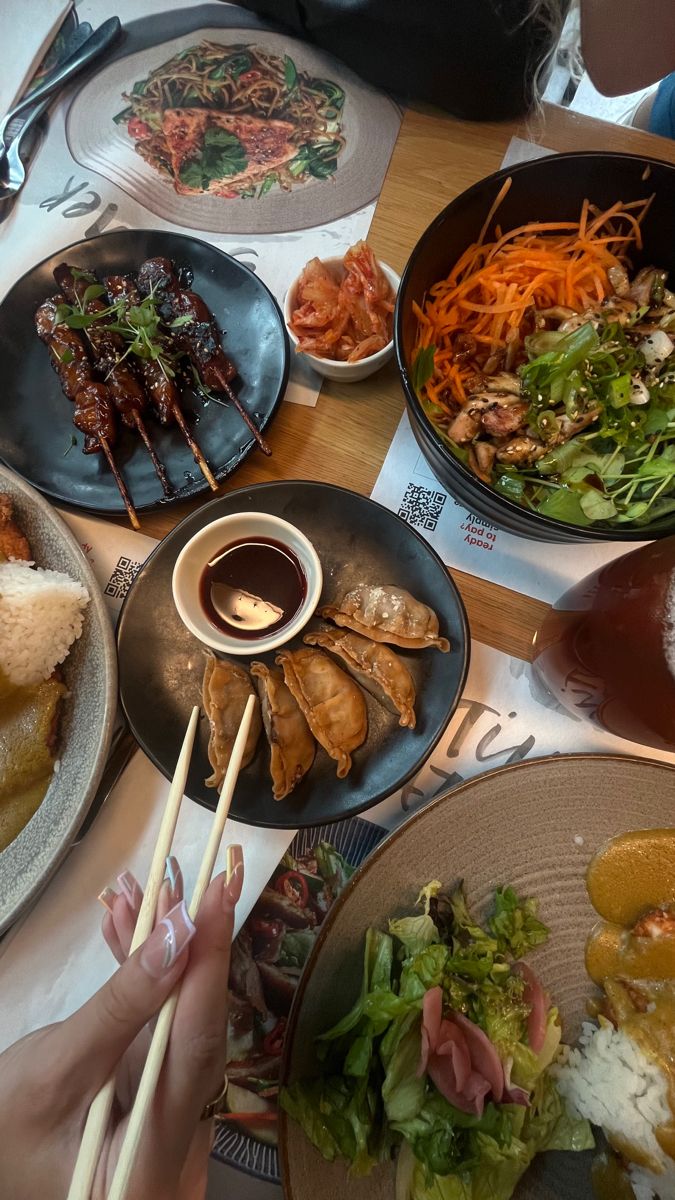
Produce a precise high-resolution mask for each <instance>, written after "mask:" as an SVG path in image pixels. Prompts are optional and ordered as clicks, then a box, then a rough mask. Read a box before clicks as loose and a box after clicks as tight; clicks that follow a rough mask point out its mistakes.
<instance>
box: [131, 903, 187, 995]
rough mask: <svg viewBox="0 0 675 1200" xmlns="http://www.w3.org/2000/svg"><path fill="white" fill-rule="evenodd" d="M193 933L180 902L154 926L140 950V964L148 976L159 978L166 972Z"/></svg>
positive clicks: (185, 908) (182, 904)
mask: <svg viewBox="0 0 675 1200" xmlns="http://www.w3.org/2000/svg"><path fill="white" fill-rule="evenodd" d="M195 932H196V930H195V926H194V923H193V921H192V920H191V918H190V914H189V913H188V910H187V907H186V904H185V901H184V900H180V901H179V903H178V904H174V906H173V908H171V909H169V911H168V913H167V914H166V916H165V917H163V919H162V920H161V921H160V922H159V924H158V925H156V926H155V928H154V930H153V932H152V933H151V934H150V937H149V938H148V940H147V942H146V943H145V945H144V946H143V948H142V950H141V963H142V964H143V966H144V968H145V970H146V971H147V972H148V974H149V975H153V976H154V977H155V978H159V977H160V976H161V975H163V974H164V972H165V971H168V970H169V969H170V967H172V966H173V964H174V962H175V961H176V959H177V958H178V956H179V955H180V954H181V953H182V952H183V950H184V949H185V947H186V946H187V945H188V943H189V942H190V941H191V939H192V938H193V937H194V934H195Z"/></svg>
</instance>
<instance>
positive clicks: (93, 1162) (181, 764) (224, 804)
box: [68, 696, 255, 1200]
mask: <svg viewBox="0 0 675 1200" xmlns="http://www.w3.org/2000/svg"><path fill="white" fill-rule="evenodd" d="M254 705H255V698H254V697H253V696H250V697H249V699H248V701H247V704H246V708H245V710H244V715H243V716H242V719H241V724H240V726H239V731H238V733H237V736H236V738H235V741H234V746H233V748H232V754H231V756H230V761H229V764H228V768H227V772H226V774H225V779H224V781H223V786H222V788H221V793H220V797H219V800H218V807H217V809H216V812H215V814H214V819H213V825H212V826H211V832H210V834H209V839H208V842H207V845H206V849H205V850H204V856H203V858H202V862H201V866H200V869H199V874H198V877H197V882H196V884H195V888H194V891H193V893H192V899H191V901H190V907H189V913H190V917H191V919H192V920H194V918H195V917H196V915H197V912H198V910H199V906H200V904H201V901H202V898H203V895H204V892H205V891H206V888H207V887H208V885H209V881H210V879H211V875H212V872H213V868H214V865H215V861H216V857H217V855H218V850H219V847H220V842H221V839H222V836H223V830H224V828H225V822H226V821H227V816H228V813H229V810H230V803H231V801H232V795H233V793H234V787H235V784H236V781H237V776H238V774H239V769H240V766H241V760H242V757H243V754H244V749H245V746H246V740H247V738H248V732H249V728H250V724H251V718H252V716H253V709H254ZM198 718H199V709H198V708H196V707H195V708H193V710H192V715H191V717H190V721H189V724H188V727H187V730H186V733H185V738H184V740H183V745H182V747H181V751H180V755H179V757H178V762H177V764H176V770H175V772H174V776H173V779H172V781H171V787H170V789H169V795H168V798H167V802H166V809H165V811H164V815H163V817H162V822H161V825H160V829H159V833H158V835H157V843H156V845H155V850H154V853H153V857H152V863H151V866H150V873H149V876H148V882H147V885H146V888H145V893H144V896H143V902H142V904H141V909H140V912H139V914H138V920H137V922H136V928H135V931H134V937H133V941H132V944H131V951H133V950H135V949H137V948H138V946H140V945H141V944H142V942H144V941H145V939H146V938H147V937H148V935H149V934H150V932H151V931H152V928H153V925H154V921H155V913H156V909H157V899H158V896H159V891H160V888H161V886H162V881H163V879H164V871H165V860H166V858H167V856H168V854H169V852H170V850H171V843H172V841H173V836H174V832H175V828H176V822H177V820H178V813H179V810H180V804H181V800H182V798H183V793H184V791H185V783H186V779H187V772H188V768H189V764H190V757H191V754H192V747H193V745H194V739H195V734H196V730H197V721H198ZM228 875H229V856H228ZM179 992H180V984H179V985H178V987H177V988H176V989H175V990H174V992H173V993H172V995H171V996H170V997H169V998H168V1000H167V1001H166V1002H165V1003H164V1005H163V1007H162V1009H161V1010H160V1013H159V1016H158V1018H157V1022H156V1025H155V1030H154V1033H153V1037H152V1041H151V1043H150V1049H149V1052H148V1057H147V1059H146V1062H145V1067H144V1069H143V1074H142V1076H141V1082H140V1085H139V1089H138V1093H137V1095H136V1099H135V1101H134V1106H133V1108H132V1111H131V1114H130V1118H129V1124H128V1127H127V1131H126V1134H125V1138H124V1141H123V1143H122V1147H121V1150H120V1158H119V1161H118V1164H117V1168H116V1170H115V1175H114V1177H113V1181H112V1184H111V1188H110V1191H109V1193H108V1200H113V1197H118V1200H122V1198H123V1197H124V1196H125V1195H126V1191H127V1187H128V1184H129V1179H130V1176H131V1171H132V1169H133V1165H134V1161H135V1158H136V1152H137V1149H138V1146H139V1143H140V1139H141V1135H142V1131H143V1124H144V1121H145V1115H146V1113H147V1111H148V1109H149V1107H150V1105H151V1103H152V1099H153V1096H154V1092H155V1087H156V1085H157V1080H158V1078H159V1074H160V1071H161V1068H162V1063H163V1061H164V1055H165V1053H166V1047H167V1044H168V1041H169V1035H170V1032H171V1025H172V1022H173V1015H174V1012H175V1010H176V1004H177V1002H178V996H179ZM114 1094H115V1078H114V1076H113V1077H112V1078H111V1079H109V1080H108V1082H107V1083H106V1084H105V1085H104V1087H103V1088H102V1089H101V1091H100V1092H99V1093H98V1095H97V1096H96V1097H95V1098H94V1100H93V1102H92V1104H91V1107H90V1109H89V1113H88V1116H87V1122H86V1125H85V1129H84V1134H83V1137H82V1142H81V1144H80V1150H79V1153H78V1157H77V1161H76V1163H75V1170H74V1172H73V1177H72V1180H71V1184H70V1189H69V1191H68V1200H90V1195H91V1188H92V1184H93V1179H94V1175H95V1172H96V1166H97V1163H98V1160H99V1158H100V1154H101V1149H102V1146H103V1139H104V1137H105V1133H106V1130H107V1126H108V1119H109V1116H110V1110H111V1107H112V1102H113V1098H114Z"/></svg>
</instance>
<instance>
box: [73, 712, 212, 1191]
mask: <svg viewBox="0 0 675 1200" xmlns="http://www.w3.org/2000/svg"><path fill="white" fill-rule="evenodd" d="M198 721H199V709H198V708H197V707H195V708H193V710H192V715H191V716H190V721H189V723H188V727H187V730H186V731H185V737H184V739H183V745H182V747H181V751H180V754H179V756H178V762H177V763H176V770H175V771H174V774H173V779H172V780H171V787H170V788H169V795H168V796H167V799H166V807H165V809H164V815H163V817H162V821H161V824H160V827H159V832H158V834H157V841H156V843H155V849H154V853H153V856H152V862H151V864H150V872H149V874H148V882H147V884H146V886H145V891H144V893H143V900H142V903H141V907H140V911H139V914H138V918H137V920H136V928H135V930H134V936H133V939H132V942H131V949H130V951H129V953H130V954H133V952H134V950H137V949H138V947H139V946H140V945H142V943H143V942H144V941H145V940H146V938H147V937H148V936H149V935H150V933H151V932H152V928H153V925H154V923H155V914H156V911H157V899H158V897H159V890H160V888H161V886H162V880H163V879H164V871H165V864H166V858H167V855H168V854H169V851H170V850H171V843H172V841H173V835H174V833H175V829H176V822H177V820H178V813H179V811H180V805H181V800H182V799H183V793H184V792H185V783H186V780H187V773H188V768H189V766H190V758H191V756H192V747H193V746H194V740H195V734H196V732H197V724H198ZM114 1098H115V1076H114V1075H113V1076H111V1078H110V1079H109V1080H108V1082H107V1083H105V1084H104V1085H103V1087H102V1088H101V1090H100V1092H99V1093H98V1095H96V1096H95V1097H94V1099H93V1100H92V1103H91V1106H90V1108H89V1112H88V1114H87V1121H86V1124H85V1127H84V1134H83V1135H82V1141H81V1143H80V1150H79V1153H78V1156H77V1161H76V1163H75V1170H74V1171H73V1177H72V1179H71V1181H70V1190H69V1192H68V1200H89V1198H90V1196H91V1189H92V1186H93V1182H94V1175H95V1174H96V1166H97V1164H98V1160H99V1158H100V1157H101V1149H102V1147H103V1139H104V1137H105V1134H106V1130H107V1128H108V1120H109V1117H110V1110H111V1108H112V1103H113V1100H114Z"/></svg>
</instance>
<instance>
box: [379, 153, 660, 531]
mask: <svg viewBox="0 0 675 1200" xmlns="http://www.w3.org/2000/svg"><path fill="white" fill-rule="evenodd" d="M509 180H510V186H509V188H508V190H507V192H506V194H505V195H504V196H503V199H502V200H501V201H500V203H499V205H498V208H497V211H496V213H494V215H493V216H492V218H491V219H490V220H489V221H488V220H487V219H488V217H489V216H490V213H491V212H492V206H493V204H494V203H495V201H496V200H497V197H498V196H499V194H500V191H501V190H502V189H503V187H504V185H505V184H506V183H507V181H509ZM586 200H588V201H589V202H590V203H591V204H593V205H595V206H596V207H597V208H598V209H600V210H608V209H610V208H611V207H612V206H613V205H615V204H616V203H617V202H618V201H621V202H623V203H624V204H625V203H628V202H630V203H632V202H638V201H650V203H649V206H648V208H647V210H646V212H645V216H644V220H643V221H642V224H641V230H642V246H641V247H638V246H633V245H631V246H630V249H629V251H628V257H629V258H630V262H631V278H632V277H633V276H634V274H635V272H636V271H638V270H639V269H640V268H641V267H643V266H648V265H651V266H654V267H657V268H659V269H662V270H664V271H665V272H667V273H668V274H669V276H670V280H671V283H672V281H673V280H674V279H675V247H674V245H673V239H672V237H671V227H672V212H673V208H674V207H675V167H674V166H672V165H671V164H669V163H665V162H660V161H657V160H656V159H649V158H644V157H642V156H639V155H633V154H613V153H609V152H600V151H598V152H596V151H587V152H583V153H574V154H554V155H547V156H545V157H543V158H539V159H536V160H534V161H532V162H525V163H519V164H518V165H516V166H513V167H508V168H505V169H503V170H501V171H497V172H495V174H493V175H489V176H488V177H487V178H485V179H482V180H480V181H479V182H478V183H476V184H474V185H473V187H470V188H468V189H467V190H466V191H464V192H462V193H461V194H460V195H459V196H457V197H456V198H455V199H454V200H453V201H451V203H450V204H448V205H447V207H446V208H444V209H443V211H442V212H440V213H439V215H438V216H437V217H436V219H435V220H434V221H433V222H432V223H431V225H430V226H429V227H428V229H427V230H426V231H425V232H424V233H423V234H422V237H421V238H420V239H419V241H418V243H417V245H416V246H415V248H414V250H413V252H412V254H411V256H410V259H409V260H408V264H407V266H406V268H405V271H404V272H403V276H402V279H401V286H400V288H399V293H398V299H397V305H396V313H395V318H394V343H395V348H396V358H397V362H398V367H399V372H400V377H401V382H402V385H403V390H404V393H405V396H406V401H407V410H408V416H409V419H410V423H411V426H412V430H413V433H414V435H415V438H416V440H417V442H418V444H419V447H420V449H421V451H422V453H423V455H424V457H425V458H426V460H427V462H428V463H429V466H430V467H431V469H432V470H433V472H434V474H435V475H436V478H437V479H438V480H439V482H440V483H441V484H442V485H443V487H445V488H446V489H447V490H448V492H449V493H450V494H451V495H452V496H453V497H454V498H455V499H456V500H458V501H459V502H460V503H461V504H462V505H464V507H465V508H467V509H468V510H469V511H470V512H472V513H476V514H478V515H479V516H480V517H481V518H482V519H483V520H484V521H487V522H490V523H491V524H492V525H496V526H497V527H498V528H500V529H504V530H506V531H507V532H508V533H512V534H516V535H518V536H521V537H526V538H531V539H533V540H535V541H544V542H547V541H548V542H575V541H576V542H589V541H590V542H592V541H618V542H621V541H627V542H635V541H639V540H645V539H652V538H657V537H665V536H667V535H669V534H671V533H673V532H674V531H675V504H673V505H672V507H671V508H670V511H662V513H661V515H659V516H657V519H655V520H652V519H651V517H650V513H649V512H647V513H644V512H642V513H641V515H640V516H636V518H635V519H626V520H623V518H622V520H621V521H620V522H616V521H605V520H596V519H593V520H592V521H590V522H589V523H586V524H576V523H573V522H572V521H570V520H568V519H560V518H558V517H555V516H552V515H546V513H544V512H539V511H536V510H535V509H534V508H532V507H527V506H524V505H523V504H521V503H518V502H517V501H516V500H515V499H512V498H510V496H509V495H508V494H505V493H504V492H501V491H498V490H497V489H496V488H495V487H493V486H491V484H490V483H488V482H485V481H484V480H483V479H481V478H479V477H478V476H477V475H476V474H475V473H474V471H473V470H472V469H471V468H470V466H469V465H467V463H466V462H465V461H462V456H461V455H460V456H458V454H457V453H456V451H455V450H453V449H452V448H451V446H450V444H449V442H448V440H447V438H445V437H444V436H443V435H442V433H441V432H440V430H439V427H438V426H437V425H436V424H435V423H434V422H433V421H432V420H431V419H430V416H429V412H428V409H429V406H428V404H427V403H426V400H425V398H424V396H423V395H422V392H421V388H420V382H419V375H418V373H417V372H416V365H415V364H416V339H417V328H418V322H417V316H416V309H415V308H414V307H413V306H423V305H424V303H425V297H427V296H428V294H429V290H430V288H432V287H433V285H434V284H436V283H437V281H439V280H443V279H445V278H446V276H447V275H448V273H449V272H450V270H451V268H452V267H453V266H454V264H455V263H456V262H457V261H458V259H459V258H460V256H461V255H462V254H463V253H464V252H465V251H466V250H467V248H468V247H469V246H470V245H471V244H472V243H475V242H476V241H477V240H478V239H479V237H480V234H481V230H482V229H483V226H484V223H485V222H486V221H487V227H486V230H485V235H486V240H487V241H492V240H494V235H495V229H496V228H497V227H498V228H499V229H500V230H501V231H502V232H504V233H505V232H507V231H510V230H515V229H517V228H519V227H521V226H524V225H527V223H528V222H530V223H548V222H576V221H578V219H579V214H580V212H581V211H582V206H583V204H584V201H586ZM673 365H675V355H673ZM664 369H665V368H664ZM585 432H586V431H585V430H584V433H585ZM649 436H651V435H650V434H649V431H647V437H649ZM568 444H569V443H568ZM612 448H613V447H612ZM463 457H464V458H466V454H465V455H464V456H463ZM565 482H566V481H565ZM544 507H546V506H544ZM665 508H666V505H665V504H662V505H661V509H662V510H664V509H665ZM634 511H635V512H636V513H638V512H639V511H640V510H638V509H635V510H634ZM657 511H658V510H657Z"/></svg>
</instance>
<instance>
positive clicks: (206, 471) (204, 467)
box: [171, 404, 218, 492]
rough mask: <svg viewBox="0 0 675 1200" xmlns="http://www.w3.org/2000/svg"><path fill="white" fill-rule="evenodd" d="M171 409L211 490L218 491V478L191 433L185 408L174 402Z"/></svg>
mask: <svg viewBox="0 0 675 1200" xmlns="http://www.w3.org/2000/svg"><path fill="white" fill-rule="evenodd" d="M171 411H172V412H173V415H174V417H175V418H176V424H177V426H178V428H179V429H180V431H181V433H182V435H183V437H184V438H185V441H186V442H187V444H188V446H189V447H190V449H191V451H192V455H193V457H194V460H195V462H196V464H197V466H198V467H199V470H200V471H201V473H202V475H203V476H204V478H205V480H206V482H207V483H208V485H209V487H210V488H211V491H212V492H217V491H218V484H217V482H216V480H215V479H214V477H213V475H212V474H211V469H210V467H209V464H208V463H207V461H206V459H205V458H204V455H203V454H202V451H201V449H200V448H199V445H198V443H197V442H196V441H195V439H194V438H193V436H192V434H191V433H190V430H189V428H188V424H187V421H186V420H185V417H184V415H183V410H182V409H181V407H180V404H174V405H173V406H172V409H171Z"/></svg>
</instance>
